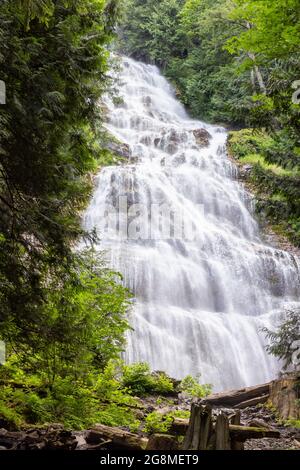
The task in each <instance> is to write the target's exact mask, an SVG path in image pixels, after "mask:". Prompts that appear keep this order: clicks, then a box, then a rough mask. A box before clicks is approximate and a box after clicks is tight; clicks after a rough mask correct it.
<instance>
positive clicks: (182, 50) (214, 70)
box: [120, 0, 252, 124]
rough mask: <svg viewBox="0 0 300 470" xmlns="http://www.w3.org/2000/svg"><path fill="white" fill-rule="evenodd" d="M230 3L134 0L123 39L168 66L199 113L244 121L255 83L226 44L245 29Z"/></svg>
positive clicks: (126, 47)
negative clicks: (230, 11) (232, 18)
mask: <svg viewBox="0 0 300 470" xmlns="http://www.w3.org/2000/svg"><path fill="white" fill-rule="evenodd" d="M230 8H231V2H230V1H226V2H224V1H221V0H217V1H212V0H202V1H195V0H188V1H186V2H184V1H182V0H164V1H159V0H147V2H141V1H140V0H129V1H128V2H127V11H128V14H127V17H126V18H125V20H124V21H123V24H122V32H121V41H120V42H121V49H122V51H124V52H125V53H126V54H129V55H133V56H134V57H136V58H138V59H141V60H145V61H150V62H155V63H156V64H158V65H159V66H160V67H162V68H163V69H164V72H165V74H166V76H167V77H168V78H169V79H171V80H172V81H173V83H174V84H175V86H176V88H177V90H178V94H179V96H180V98H181V100H182V101H183V102H184V103H185V104H187V105H188V107H189V108H190V110H191V112H192V113H193V115H195V116H198V117H199V116H200V117H202V118H205V119H209V120H211V121H218V122H231V123H232V122H235V123H237V124H242V123H243V122H244V120H245V119H246V117H247V113H248V110H249V106H251V100H250V95H251V92H252V87H251V83H250V81H249V73H245V74H244V75H242V74H240V75H237V66H236V64H235V61H234V58H232V57H231V56H230V54H229V53H228V52H227V51H225V50H224V47H223V46H224V43H225V41H226V40H227V39H228V37H230V34H232V35H233V34H236V33H237V32H239V31H240V30H241V27H240V26H239V25H238V24H235V23H233V22H232V21H229V20H227V13H228V9H230Z"/></svg>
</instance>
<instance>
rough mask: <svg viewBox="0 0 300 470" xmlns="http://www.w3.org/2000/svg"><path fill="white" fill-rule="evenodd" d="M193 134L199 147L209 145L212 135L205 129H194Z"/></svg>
mask: <svg viewBox="0 0 300 470" xmlns="http://www.w3.org/2000/svg"><path fill="white" fill-rule="evenodd" d="M193 134H194V137H195V139H196V142H197V144H198V146H199V147H208V146H209V141H210V139H211V138H212V136H211V135H210V133H209V132H208V131H207V130H206V129H195V130H193Z"/></svg>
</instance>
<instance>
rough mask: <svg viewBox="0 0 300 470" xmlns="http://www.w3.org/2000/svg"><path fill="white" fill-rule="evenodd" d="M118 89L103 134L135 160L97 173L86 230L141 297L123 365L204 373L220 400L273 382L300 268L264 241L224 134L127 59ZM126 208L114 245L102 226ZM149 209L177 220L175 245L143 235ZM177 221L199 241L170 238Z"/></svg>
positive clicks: (151, 232)
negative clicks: (280, 330) (278, 330)
mask: <svg viewBox="0 0 300 470" xmlns="http://www.w3.org/2000/svg"><path fill="white" fill-rule="evenodd" d="M119 88H120V97H121V98H122V99H118V100H113V99H112V98H107V106H108V109H109V121H108V123H107V128H108V130H109V131H110V132H111V134H112V135H113V136H115V137H116V138H117V139H118V140H119V141H121V142H123V143H124V144H128V146H129V148H130V153H131V155H132V158H131V159H129V160H128V161H126V162H125V163H124V164H122V165H116V166H110V167H105V168H102V169H101V171H100V172H99V174H98V176H97V182H96V189H95V192H94V195H93V198H92V200H91V203H90V205H89V208H88V210H87V211H86V214H85V218H84V223H85V226H86V227H87V228H88V229H92V228H96V229H97V231H98V233H99V236H100V238H101V243H100V244H99V249H101V250H106V252H107V256H108V259H109V263H110V265H111V266H112V267H113V268H114V269H116V270H117V271H120V272H121V273H122V274H123V277H124V283H125V285H126V286H127V287H128V288H129V289H130V290H131V291H132V292H133V294H134V304H133V308H132V310H131V312H130V314H129V315H130V323H131V325H132V327H133V331H131V332H130V333H128V346H127V351H126V360H127V361H128V362H138V361H146V362H149V364H150V365H151V367H152V368H153V369H154V370H163V371H166V372H167V373H168V374H169V375H171V376H172V377H177V378H182V377H184V376H186V375H187V374H193V375H196V374H198V373H201V380H202V381H203V382H206V383H211V384H213V386H214V390H220V389H228V388H235V387H240V386H246V385H252V384H257V383H263V382H265V381H268V380H270V379H272V378H274V377H275V375H276V372H277V371H278V369H279V367H280V364H279V363H278V362H277V360H276V359H274V358H273V357H271V356H269V355H268V354H267V353H266V351H265V337H264V334H263V333H262V332H261V328H262V327H263V326H267V327H272V326H274V325H276V322H278V319H279V317H280V315H281V313H282V312H283V311H284V309H286V308H288V307H289V306H291V305H294V304H295V303H296V302H297V299H299V297H300V287H299V286H300V282H299V281H300V270H299V268H300V264H299V260H298V259H297V258H296V257H295V256H293V255H292V254H289V253H286V252H284V251H281V250H279V249H276V248H272V247H270V246H268V245H266V244H265V243H264V242H263V241H262V239H261V236H260V233H259V227H258V225H257V222H256V220H255V218H254V217H253V201H252V198H251V197H250V195H249V194H248V193H247V191H246V190H245V189H244V187H243V186H242V185H241V183H239V182H238V181H237V170H236V167H235V165H234V164H233V163H232V162H231V161H230V160H229V158H228V157H227V155H226V145H225V144H226V138H227V134H226V131H225V130H224V129H222V128H220V127H217V126H211V125H207V124H204V123H203V122H200V121H196V120H192V119H190V118H189V116H188V114H187V113H186V111H185V109H184V107H183V106H182V105H181V104H180V102H179V101H178V100H177V99H176V96H175V93H174V91H173V89H172V87H171V86H170V85H169V84H168V82H167V81H166V80H165V79H164V78H163V77H162V75H161V74H160V73H159V70H158V69H157V68H156V67H154V66H151V65H145V64H142V63H138V62H135V61H133V60H132V59H127V58H123V60H122V70H121V72H120V76H119ZM114 101H115V103H114ZM199 129H206V130H207V131H208V132H209V134H210V135H211V139H210V141H209V146H208V147H205V148H203V147H202V146H201V145H200V144H199V141H198V142H197V139H196V137H195V135H196V136H197V132H193V131H198V130H199ZM120 201H123V202H124V201H127V203H128V204H129V205H135V207H138V208H139V213H137V212H136V213H134V212H131V213H130V214H128V213H126V211H121V210H119V211H118V214H119V220H118V222H117V228H118V230H119V232H118V234H117V236H115V234H114V233H112V232H113V230H111V229H110V227H109V224H108V225H107V224H106V225H105V224H104V223H103V221H104V220H107V219H106V218H105V215H107V213H108V212H111V211H112V208H115V209H118V208H119V205H120ZM151 207H156V208H157V207H161V208H162V207H164V208H166V207H170V208H171V212H172V214H173V215H172V216H171V229H170V236H162V233H161V227H160V224H159V223H158V222H157V221H156V223H154V222H153V223H152V224H150V225H151V227H150V228H149V227H148V225H149V213H150V212H151ZM119 209H120V208H119ZM141 212H143V214H141ZM163 213H164V212H163V211H162V213H161V217H162V216H163ZM178 214H179V215H180V217H183V219H184V221H185V224H186V226H189V227H193V237H190V238H189V237H185V236H184V234H183V235H182V236H181V235H180V233H179V234H178V230H177V229H176V230H175V228H176V227H175V225H176V224H175V219H176V217H177V216H178ZM180 217H179V219H180V220H179V222H178V223H177V228H178V225H179V227H181V218H180ZM135 219H138V220H139V224H137V223H136V220H135ZM130 223H131V224H132V223H133V224H134V228H135V234H137V236H135V237H132V236H128V224H130ZM172 224H173V225H172ZM174 227H175V228H174ZM133 232H134V231H133ZM179 232H180V230H179ZM124 235H125V236H124Z"/></svg>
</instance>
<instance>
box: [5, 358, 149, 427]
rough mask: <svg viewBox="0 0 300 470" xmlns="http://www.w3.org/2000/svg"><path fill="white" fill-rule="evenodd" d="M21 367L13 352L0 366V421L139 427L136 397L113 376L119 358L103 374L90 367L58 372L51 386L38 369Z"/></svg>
mask: <svg viewBox="0 0 300 470" xmlns="http://www.w3.org/2000/svg"><path fill="white" fill-rule="evenodd" d="M23 367H24V366H23V364H22V362H20V360H19V359H18V358H17V357H16V356H11V357H10V358H9V360H8V361H7V363H6V364H5V365H3V366H2V367H1V369H0V382H1V384H3V385H2V386H1V387H0V403H1V405H0V420H2V421H4V422H5V423H6V426H8V427H11V428H18V427H20V426H21V425H24V424H34V425H42V424H45V423H51V422H55V423H62V424H63V425H64V426H65V427H66V428H72V429H83V428H87V427H90V426H92V425H93V424H95V423H103V424H106V425H109V426H132V427H133V428H134V427H135V428H138V427H139V425H140V423H139V421H138V419H137V417H136V416H135V413H134V409H133V407H134V405H135V404H136V400H135V399H134V398H133V397H132V396H130V395H129V393H128V392H127V390H126V389H124V388H122V384H121V381H120V379H118V378H117V376H118V374H119V371H120V367H121V364H120V363H119V361H110V362H109V363H108V365H107V366H106V367H105V369H104V370H103V372H99V371H98V370H97V368H92V367H91V366H90V370H89V374H88V375H85V377H84V378H82V377H77V378H76V377H72V376H71V375H70V374H68V375H67V376H65V377H62V376H57V377H56V379H55V382H54V383H53V384H51V387H50V386H49V383H48V380H47V376H46V375H45V373H44V371H43V370H42V369H41V370H37V371H36V373H35V374H32V373H31V374H30V373H29V371H28V369H26V368H23Z"/></svg>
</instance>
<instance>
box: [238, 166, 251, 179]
mask: <svg viewBox="0 0 300 470" xmlns="http://www.w3.org/2000/svg"><path fill="white" fill-rule="evenodd" d="M252 170H253V165H243V166H242V167H241V168H240V177H241V178H248V177H249V176H250V174H251V172H252Z"/></svg>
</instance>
